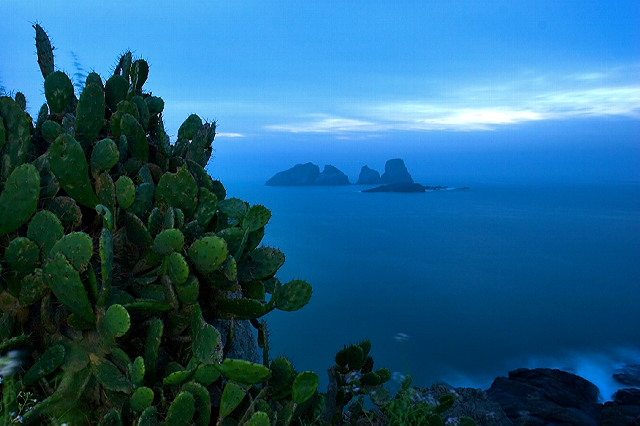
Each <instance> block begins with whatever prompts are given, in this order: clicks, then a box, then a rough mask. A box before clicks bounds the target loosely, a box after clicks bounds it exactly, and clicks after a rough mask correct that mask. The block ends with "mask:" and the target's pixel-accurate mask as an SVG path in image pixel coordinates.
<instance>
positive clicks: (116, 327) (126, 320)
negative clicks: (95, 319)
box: [103, 304, 131, 337]
mask: <svg viewBox="0 0 640 426" xmlns="http://www.w3.org/2000/svg"><path fill="white" fill-rule="evenodd" d="M103 321H104V322H103V327H104V330H105V332H106V333H108V334H109V335H110V336H113V337H121V336H124V335H125V334H126V333H127V331H129V327H131V318H130V317H129V312H127V310H126V309H125V308H124V307H123V306H122V305H118V304H115V305H111V306H109V309H107V312H106V313H105V315H104V319H103Z"/></svg>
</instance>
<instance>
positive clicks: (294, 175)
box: [266, 163, 349, 186]
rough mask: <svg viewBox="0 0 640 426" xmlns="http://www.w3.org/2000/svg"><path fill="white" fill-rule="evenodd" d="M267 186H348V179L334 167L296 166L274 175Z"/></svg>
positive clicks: (306, 164)
mask: <svg viewBox="0 0 640 426" xmlns="http://www.w3.org/2000/svg"><path fill="white" fill-rule="evenodd" d="M266 185H269V186H314V185H349V178H348V177H347V175H345V174H344V173H342V172H341V171H340V170H338V169H337V168H336V167H333V166H330V165H327V166H324V170H323V171H322V173H320V167H318V166H317V165H315V164H313V163H305V164H296V165H295V166H293V167H292V168H290V169H289V170H285V171H282V172H278V173H276V174H275V175H274V176H273V177H272V178H271V179H269V180H268V181H267V183H266Z"/></svg>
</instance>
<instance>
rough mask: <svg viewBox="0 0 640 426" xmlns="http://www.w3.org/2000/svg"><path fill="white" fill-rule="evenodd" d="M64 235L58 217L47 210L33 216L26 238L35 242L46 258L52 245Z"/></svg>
mask: <svg viewBox="0 0 640 426" xmlns="http://www.w3.org/2000/svg"><path fill="white" fill-rule="evenodd" d="M63 235H64V228H63V227H62V223H61V222H60V219H58V217H57V216H56V215H55V214H53V213H51V212H50V211H47V210H40V211H39V212H38V213H36V214H34V215H33V217H32V218H31V221H30V222H29V227H28V228H27V237H29V239H30V240H32V241H35V242H36V244H38V246H40V250H41V252H42V255H43V256H47V255H48V254H49V251H50V250H51V248H52V247H53V245H54V244H55V243H56V241H58V240H59V239H60V238H62V236H63Z"/></svg>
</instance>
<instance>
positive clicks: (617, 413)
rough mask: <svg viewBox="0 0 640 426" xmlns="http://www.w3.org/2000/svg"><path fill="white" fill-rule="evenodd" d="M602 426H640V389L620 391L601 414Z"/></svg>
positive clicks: (606, 404)
mask: <svg viewBox="0 0 640 426" xmlns="http://www.w3.org/2000/svg"><path fill="white" fill-rule="evenodd" d="M600 425H602V426H640V389H620V390H619V391H617V392H616V393H615V394H614V395H613V401H611V402H605V404H604V406H603V407H602V411H601V412H600Z"/></svg>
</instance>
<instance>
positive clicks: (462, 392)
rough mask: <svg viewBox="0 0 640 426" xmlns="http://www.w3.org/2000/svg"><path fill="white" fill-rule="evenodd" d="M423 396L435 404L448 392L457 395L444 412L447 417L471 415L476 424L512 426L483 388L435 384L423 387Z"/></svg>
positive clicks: (483, 425)
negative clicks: (427, 387) (451, 404)
mask: <svg viewBox="0 0 640 426" xmlns="http://www.w3.org/2000/svg"><path fill="white" fill-rule="evenodd" d="M421 393H422V397H423V398H424V399H425V400H426V401H427V402H428V403H430V404H432V405H435V404H436V403H437V402H438V400H439V399H440V398H441V397H442V396H444V395H448V394H453V395H455V397H456V402H455V403H454V404H453V406H452V407H451V408H450V409H448V410H447V411H445V412H444V416H445V417H447V418H449V419H450V418H460V417H471V418H472V419H474V420H475V421H476V424H478V425H482V426H512V425H513V423H512V422H511V420H509V418H508V417H507V415H506V414H505V413H504V411H503V410H502V407H500V405H499V404H498V403H497V402H495V401H492V400H491V399H489V397H488V395H487V393H486V392H485V391H483V390H482V389H473V388H453V387H450V386H448V385H433V386H431V387H430V388H429V389H421Z"/></svg>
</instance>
